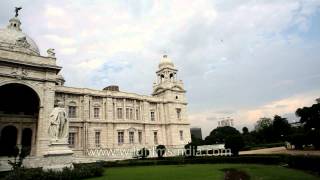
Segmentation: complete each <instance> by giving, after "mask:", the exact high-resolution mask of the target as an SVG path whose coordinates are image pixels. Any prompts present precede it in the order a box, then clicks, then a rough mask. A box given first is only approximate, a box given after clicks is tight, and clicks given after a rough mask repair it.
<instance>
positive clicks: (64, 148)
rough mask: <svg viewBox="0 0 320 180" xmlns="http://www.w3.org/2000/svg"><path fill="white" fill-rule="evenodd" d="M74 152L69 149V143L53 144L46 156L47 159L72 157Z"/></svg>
mask: <svg viewBox="0 0 320 180" xmlns="http://www.w3.org/2000/svg"><path fill="white" fill-rule="evenodd" d="M72 154H73V151H72V150H71V149H70V148H69V145H68V143H64V142H52V143H51V144H50V145H49V150H48V152H47V153H46V154H45V157H47V156H66V155H72Z"/></svg>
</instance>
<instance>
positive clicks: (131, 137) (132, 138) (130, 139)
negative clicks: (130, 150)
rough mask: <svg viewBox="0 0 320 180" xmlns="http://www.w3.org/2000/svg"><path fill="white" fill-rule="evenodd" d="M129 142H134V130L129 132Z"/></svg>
mask: <svg viewBox="0 0 320 180" xmlns="http://www.w3.org/2000/svg"><path fill="white" fill-rule="evenodd" d="M129 143H130V144H133V143H134V132H129Z"/></svg>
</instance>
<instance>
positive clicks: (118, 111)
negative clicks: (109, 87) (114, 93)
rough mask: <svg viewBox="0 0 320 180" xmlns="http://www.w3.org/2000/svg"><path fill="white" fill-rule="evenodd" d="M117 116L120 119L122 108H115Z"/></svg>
mask: <svg viewBox="0 0 320 180" xmlns="http://www.w3.org/2000/svg"><path fill="white" fill-rule="evenodd" d="M117 117H118V119H122V108H117Z"/></svg>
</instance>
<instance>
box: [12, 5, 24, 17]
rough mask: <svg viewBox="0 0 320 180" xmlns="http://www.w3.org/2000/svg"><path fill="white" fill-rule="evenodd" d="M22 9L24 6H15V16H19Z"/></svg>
mask: <svg viewBox="0 0 320 180" xmlns="http://www.w3.org/2000/svg"><path fill="white" fill-rule="evenodd" d="M21 9H22V7H15V8H14V12H15V13H16V15H15V17H18V16H19V11H20V10H21Z"/></svg>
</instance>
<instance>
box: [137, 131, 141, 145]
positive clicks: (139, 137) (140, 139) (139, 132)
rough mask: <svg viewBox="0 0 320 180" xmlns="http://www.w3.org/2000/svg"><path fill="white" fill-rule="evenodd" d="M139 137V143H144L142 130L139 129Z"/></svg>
mask: <svg viewBox="0 0 320 180" xmlns="http://www.w3.org/2000/svg"><path fill="white" fill-rule="evenodd" d="M138 136H139V137H138V138H139V144H142V132H141V131H139V132H138Z"/></svg>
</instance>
